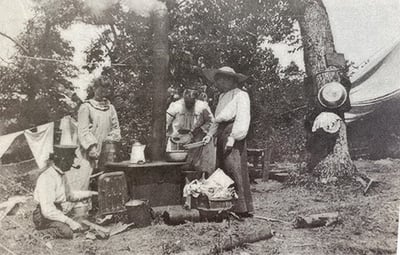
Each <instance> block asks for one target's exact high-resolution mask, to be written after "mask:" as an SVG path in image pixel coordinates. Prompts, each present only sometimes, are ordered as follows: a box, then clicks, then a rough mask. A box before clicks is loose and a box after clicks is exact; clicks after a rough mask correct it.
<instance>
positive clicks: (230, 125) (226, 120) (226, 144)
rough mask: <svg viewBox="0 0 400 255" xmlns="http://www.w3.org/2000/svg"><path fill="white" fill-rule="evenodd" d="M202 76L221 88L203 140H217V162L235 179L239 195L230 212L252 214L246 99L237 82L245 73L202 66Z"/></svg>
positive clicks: (248, 115)
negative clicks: (203, 67)
mask: <svg viewBox="0 0 400 255" xmlns="http://www.w3.org/2000/svg"><path fill="white" fill-rule="evenodd" d="M204 74H205V76H206V77H207V78H208V79H209V80H210V81H212V82H214V83H215V85H216V87H217V88H218V90H220V91H221V94H220V96H219V100H218V105H217V108H216V110H215V119H214V122H213V123H212V127H211V128H210V131H209V132H208V135H207V136H206V137H205V138H204V139H203V141H204V142H205V143H208V142H210V140H211V137H213V136H215V137H216V139H217V165H218V167H219V168H221V169H223V170H224V172H225V173H226V174H227V175H229V176H230V177H231V178H232V179H233V180H234V181H235V188H236V191H237V193H238V196H239V198H238V199H237V200H236V201H235V202H234V208H233V210H234V212H235V213H237V214H238V215H239V216H242V217H249V216H251V215H252V214H253V213H254V207H253V200H252V196H251V192H250V180H249V172H248V169H247V147H246V136H247V133H248V130H249V125H250V99H249V95H248V94H247V92H245V91H243V90H242V89H240V88H239V84H240V83H241V82H243V81H245V80H246V79H247V76H245V75H243V74H240V73H236V72H235V71H234V70H233V69H232V68H231V67H222V68H220V69H206V70H204Z"/></svg>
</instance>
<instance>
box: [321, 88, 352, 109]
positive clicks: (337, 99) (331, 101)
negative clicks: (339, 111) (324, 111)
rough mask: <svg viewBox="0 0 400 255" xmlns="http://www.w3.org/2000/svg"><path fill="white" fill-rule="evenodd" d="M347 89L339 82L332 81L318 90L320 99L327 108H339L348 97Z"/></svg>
mask: <svg viewBox="0 0 400 255" xmlns="http://www.w3.org/2000/svg"><path fill="white" fill-rule="evenodd" d="M347 96H348V95H347V91H346V89H345V87H344V86H343V85H342V84H340V83H339V82H330V83H327V84H325V85H324V86H322V88H320V89H319V91H318V101H319V102H320V104H321V105H322V106H324V107H326V108H330V109H332V108H339V107H340V106H342V105H343V104H344V103H345V102H346V99H347Z"/></svg>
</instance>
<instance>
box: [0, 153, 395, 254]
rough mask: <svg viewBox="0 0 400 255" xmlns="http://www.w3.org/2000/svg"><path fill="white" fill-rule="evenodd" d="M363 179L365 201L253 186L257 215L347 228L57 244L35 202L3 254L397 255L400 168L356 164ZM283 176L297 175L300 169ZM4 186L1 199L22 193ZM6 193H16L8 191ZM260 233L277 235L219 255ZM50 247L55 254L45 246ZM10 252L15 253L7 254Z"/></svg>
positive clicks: (15, 223) (12, 222) (340, 190)
mask: <svg viewBox="0 0 400 255" xmlns="http://www.w3.org/2000/svg"><path fill="white" fill-rule="evenodd" d="M356 165H357V168H358V170H359V171H360V172H364V173H366V174H367V175H368V176H369V177H372V178H374V179H376V180H377V181H378V184H377V185H376V186H374V187H372V188H371V189H370V190H369V191H368V193H367V194H366V195H365V196H364V195H363V193H362V190H363V188H362V187H361V185H360V184H357V183H354V182H349V183H347V184H341V185H339V186H333V185H322V184H320V185H303V184H293V183H292V184H288V183H284V184H283V183H279V182H276V181H268V182H266V183H263V182H261V181H259V180H258V184H255V185H252V192H253V199H254V204H255V209H256V215H259V216H265V217H270V218H276V219H280V220H283V221H287V222H290V221H292V220H293V219H294V218H295V217H296V216H298V215H305V216H306V215H310V214H313V213H323V212H334V211H337V212H339V213H340V219H341V221H340V223H339V224H336V225H334V226H329V227H319V228H311V229H294V228H293V226H292V225H291V224H285V223H279V222H268V221H264V220H260V219H256V218H249V219H246V220H245V221H244V222H239V221H237V220H235V219H230V220H226V221H224V222H221V223H211V222H210V223H207V222H205V223H186V224H183V225H179V226H167V225H165V224H163V223H157V224H155V225H152V226H150V227H147V228H141V229H131V230H129V231H127V232H124V233H121V234H118V235H116V236H113V237H111V238H109V239H108V240H96V241H90V240H85V238H84V235H83V234H77V236H76V237H75V238H74V239H73V240H72V241H68V240H50V239H47V238H45V237H43V235H42V234H41V233H39V232H37V231H35V230H34V228H33V223H32V221H31V213H32V211H33V209H34V204H33V202H28V203H27V204H24V205H22V206H21V208H20V209H19V211H18V212H17V214H16V215H13V216H7V217H6V218H4V219H3V220H2V222H1V225H0V244H1V247H0V254H70V255H72V254H86V255H89V254H99V255H106V254H112V255H120V254H121V255H122V254H241V255H246V254H307V255H309V254H395V253H396V243H397V229H398V215H399V204H400V200H399V199H400V197H399V195H400V160H394V159H385V160H379V161H366V160H359V161H356ZM279 168H287V169H288V170H293V171H296V165H293V164H280V165H279ZM9 185H10V183H5V181H4V179H1V180H0V189H1V190H0V192H2V193H1V194H0V196H1V199H2V200H4V199H5V195H7V196H8V195H10V194H11V193H12V192H15V191H16V190H18V189H17V188H15V186H16V185H14V184H13V185H12V187H11V188H12V189H10V187H9ZM7 186H8V187H9V188H8V189H7ZM260 229H271V230H272V231H273V233H274V236H273V237H272V238H270V239H268V240H264V241H259V242H256V243H252V244H246V245H244V246H242V247H239V248H235V249H234V250H231V251H224V252H222V251H220V250H219V249H218V247H220V246H221V244H222V242H223V240H225V239H226V238H229V237H234V236H237V235H242V234H243V233H250V232H254V231H257V230H260ZM46 243H47V244H51V245H52V246H53V248H52V249H49V248H46V246H45V244H46ZM6 249H8V250H9V251H7V250H6Z"/></svg>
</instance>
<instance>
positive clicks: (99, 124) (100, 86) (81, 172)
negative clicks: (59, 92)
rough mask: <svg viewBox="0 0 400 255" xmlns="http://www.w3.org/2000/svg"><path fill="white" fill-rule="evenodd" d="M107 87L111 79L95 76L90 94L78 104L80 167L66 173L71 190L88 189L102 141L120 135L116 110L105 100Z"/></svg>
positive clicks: (108, 93) (108, 140) (114, 139)
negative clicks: (87, 98)
mask: <svg viewBox="0 0 400 255" xmlns="http://www.w3.org/2000/svg"><path fill="white" fill-rule="evenodd" d="M110 89H111V80H109V79H108V78H106V77H103V76H101V77H99V78H96V79H95V80H94V81H93V85H92V86H91V87H89V88H88V90H92V91H91V92H92V93H91V94H92V95H91V96H93V97H92V98H90V99H89V100H86V101H85V102H83V103H82V105H81V106H80V108H79V111H78V142H79V145H80V151H79V153H78V158H79V159H80V166H81V167H80V169H72V170H71V171H70V172H69V173H68V174H67V177H68V184H69V186H70V188H71V189H72V190H88V188H89V179H90V175H91V174H92V172H93V169H94V168H96V167H97V160H98V158H99V156H100V152H101V149H102V145H103V143H106V142H111V143H112V142H118V141H119V140H120V139H121V131H120V127H119V121H118V116H117V112H116V111H115V108H114V106H113V105H112V104H111V103H110V101H109V100H108V97H109V95H110ZM88 94H90V93H88Z"/></svg>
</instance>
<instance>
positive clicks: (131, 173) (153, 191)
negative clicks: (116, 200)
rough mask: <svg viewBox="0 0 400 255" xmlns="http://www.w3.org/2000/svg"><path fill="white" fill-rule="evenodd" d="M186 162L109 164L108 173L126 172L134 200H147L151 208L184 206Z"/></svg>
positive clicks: (130, 192)
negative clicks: (184, 169)
mask: <svg viewBox="0 0 400 255" xmlns="http://www.w3.org/2000/svg"><path fill="white" fill-rule="evenodd" d="M184 165H186V162H166V161H154V162H150V163H145V164H132V163H130V162H129V161H123V162H117V163H107V164H106V172H115V171H124V172H125V175H126V179H127V183H128V192H129V196H130V198H132V199H147V200H149V203H150V206H165V205H179V204H182V189H183V185H184V179H183V177H182V166H184Z"/></svg>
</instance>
